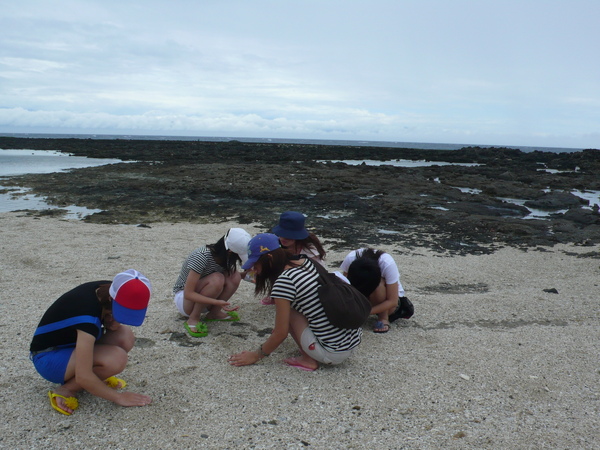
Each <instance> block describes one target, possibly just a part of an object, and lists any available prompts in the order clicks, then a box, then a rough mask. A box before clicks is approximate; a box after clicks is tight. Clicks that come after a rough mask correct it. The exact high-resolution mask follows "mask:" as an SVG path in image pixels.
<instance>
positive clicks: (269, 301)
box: [260, 297, 275, 306]
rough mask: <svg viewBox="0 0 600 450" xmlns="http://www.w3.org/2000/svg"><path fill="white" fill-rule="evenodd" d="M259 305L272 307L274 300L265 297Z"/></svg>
mask: <svg viewBox="0 0 600 450" xmlns="http://www.w3.org/2000/svg"><path fill="white" fill-rule="evenodd" d="M260 304H261V305H264V306H269V305H274V304H275V300H273V299H272V298H271V297H265V298H262V299H261V300H260Z"/></svg>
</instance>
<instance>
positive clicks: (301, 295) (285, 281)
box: [271, 260, 362, 352]
mask: <svg viewBox="0 0 600 450" xmlns="http://www.w3.org/2000/svg"><path fill="white" fill-rule="evenodd" d="M318 276H319V275H318V273H317V270H316V269H315V267H314V266H313V265H312V263H311V262H310V261H308V260H305V261H304V262H303V264H302V265H300V266H297V267H292V268H291V269H286V270H284V271H283V273H282V274H281V275H280V276H279V277H278V278H277V280H275V283H274V284H273V289H271V298H282V299H285V300H289V301H290V302H291V306H292V308H293V309H294V310H296V311H298V312H299V313H300V314H302V315H303V316H304V317H306V319H307V320H308V326H309V327H310V329H311V331H312V332H313V333H314V335H315V337H316V338H317V340H318V341H319V342H320V343H321V345H322V346H323V347H325V348H326V349H327V350H330V351H333V352H335V351H344V350H351V349H353V348H354V347H356V346H357V345H358V344H360V339H361V336H362V328H358V329H355V330H352V329H342V328H337V327H334V326H333V325H331V323H330V322H329V320H328V319H327V316H326V315H325V311H324V310H323V306H321V302H320V301H319V294H318V288H319V283H318Z"/></svg>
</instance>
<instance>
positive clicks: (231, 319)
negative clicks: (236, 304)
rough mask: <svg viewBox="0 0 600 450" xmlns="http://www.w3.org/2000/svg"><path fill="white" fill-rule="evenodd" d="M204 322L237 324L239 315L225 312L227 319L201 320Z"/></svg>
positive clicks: (234, 312)
mask: <svg viewBox="0 0 600 450" xmlns="http://www.w3.org/2000/svg"><path fill="white" fill-rule="evenodd" d="M202 320H203V321H204V322H237V321H239V320H240V315H239V314H238V313H237V312H236V311H227V317H224V318H222V319H207V318H206V317H204V319H202Z"/></svg>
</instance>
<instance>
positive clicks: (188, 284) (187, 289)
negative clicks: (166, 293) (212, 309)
mask: <svg viewBox="0 0 600 450" xmlns="http://www.w3.org/2000/svg"><path fill="white" fill-rule="evenodd" d="M198 281H200V274H199V273H198V272H195V271H194V270H190V273H188V276H187V279H186V280H185V286H184V287H183V298H185V299H186V300H189V301H191V302H194V303H203V304H205V305H208V306H213V305H217V306H221V307H223V306H229V302H227V301H225V300H217V299H216V298H211V297H207V296H206V295H202V294H200V293H199V292H196V285H197V284H198Z"/></svg>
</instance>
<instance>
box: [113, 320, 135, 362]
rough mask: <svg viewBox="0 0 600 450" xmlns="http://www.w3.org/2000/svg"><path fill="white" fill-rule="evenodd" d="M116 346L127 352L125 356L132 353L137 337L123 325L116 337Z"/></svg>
mask: <svg viewBox="0 0 600 450" xmlns="http://www.w3.org/2000/svg"><path fill="white" fill-rule="evenodd" d="M115 337H116V342H115V345H116V346H118V347H120V348H122V349H123V350H124V351H125V355H127V353H129V352H130V351H131V349H132V348H133V346H134V345H135V335H134V334H133V331H132V330H131V328H129V327H128V326H124V325H121V327H120V330H119V333H118V334H117V335H116V336H115Z"/></svg>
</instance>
